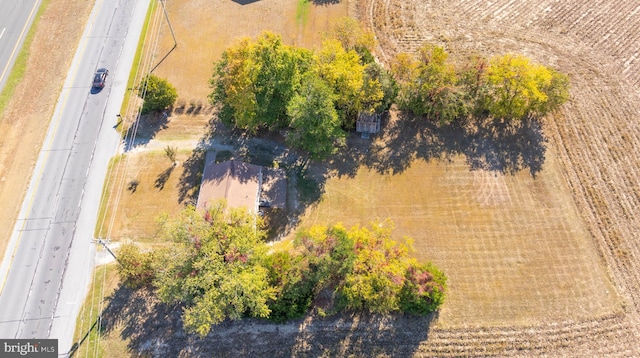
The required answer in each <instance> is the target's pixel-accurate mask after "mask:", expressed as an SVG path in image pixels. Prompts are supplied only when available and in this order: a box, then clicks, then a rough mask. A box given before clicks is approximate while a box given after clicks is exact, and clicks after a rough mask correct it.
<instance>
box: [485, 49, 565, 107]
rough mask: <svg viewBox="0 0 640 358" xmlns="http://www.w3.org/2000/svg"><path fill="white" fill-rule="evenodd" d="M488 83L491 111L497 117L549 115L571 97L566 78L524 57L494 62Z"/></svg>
mask: <svg viewBox="0 0 640 358" xmlns="http://www.w3.org/2000/svg"><path fill="white" fill-rule="evenodd" d="M487 83H488V86H489V88H488V92H489V96H490V100H489V101H488V102H487V106H488V108H487V109H488V112H489V113H490V114H491V115H492V116H493V117H496V118H506V119H521V118H524V117H526V116H528V115H546V114H547V113H549V112H551V111H553V110H555V109H556V108H558V106H560V105H561V104H562V103H564V102H565V101H566V100H567V99H568V97H569V88H568V85H569V80H568V77H567V76H566V75H564V74H561V73H559V72H557V71H554V70H550V69H548V68H546V67H545V66H543V65H540V64H536V63H532V62H531V60H529V59H528V58H526V57H524V56H520V55H512V54H507V55H504V56H501V57H496V58H494V59H492V61H491V63H490V66H489V68H488V71H487Z"/></svg>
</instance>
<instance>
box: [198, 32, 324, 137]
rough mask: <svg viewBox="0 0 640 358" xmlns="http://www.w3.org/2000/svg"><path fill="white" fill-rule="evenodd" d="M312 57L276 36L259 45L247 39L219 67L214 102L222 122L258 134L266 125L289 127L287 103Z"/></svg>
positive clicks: (262, 38)
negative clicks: (285, 43) (219, 108)
mask: <svg viewBox="0 0 640 358" xmlns="http://www.w3.org/2000/svg"><path fill="white" fill-rule="evenodd" d="M312 58H313V56H312V54H311V52H309V51H308V50H305V49H302V48H296V47H292V46H286V45H284V44H283V43H282V39H281V37H280V36H279V35H275V34H273V33H270V32H265V33H263V34H262V35H260V36H259V37H258V38H257V39H256V40H255V41H254V40H250V39H243V40H242V41H240V42H239V43H238V44H236V45H234V46H231V47H229V48H228V49H226V50H225V51H224V53H223V54H222V58H221V59H220V61H219V62H218V63H217V64H216V69H215V72H214V74H213V76H212V78H211V79H210V81H209V83H210V85H211V86H212V87H213V89H214V90H213V92H212V93H211V94H210V95H209V99H210V101H211V103H213V104H220V105H221V111H220V116H221V118H222V119H223V120H224V121H225V122H227V123H232V124H234V125H235V126H236V127H238V128H242V129H246V130H249V131H251V132H254V133H255V132H256V131H257V130H258V129H259V128H261V127H266V128H269V129H272V130H273V129H278V128H284V127H286V126H287V125H288V124H289V121H288V118H287V105H288V104H289V101H290V100H291V98H292V97H293V95H294V93H295V91H296V90H297V88H298V87H299V85H300V79H301V77H302V75H303V74H304V73H306V72H307V71H308V70H309V67H310V66H311V64H312Z"/></svg>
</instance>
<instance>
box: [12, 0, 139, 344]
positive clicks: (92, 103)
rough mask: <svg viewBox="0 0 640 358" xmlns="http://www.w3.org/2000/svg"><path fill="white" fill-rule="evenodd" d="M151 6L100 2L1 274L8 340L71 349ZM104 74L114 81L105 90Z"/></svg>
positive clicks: (135, 2) (128, 0)
mask: <svg viewBox="0 0 640 358" xmlns="http://www.w3.org/2000/svg"><path fill="white" fill-rule="evenodd" d="M149 1H150V0H96V3H95V6H94V9H93V11H92V13H91V15H90V17H89V21H88V23H87V26H86V28H85V32H84V34H83V36H82V40H81V42H80V44H79V45H78V50H77V52H76V54H75V57H74V60H73V62H72V64H71V68H70V70H69V73H68V75H67V79H66V80H65V84H64V86H63V89H62V92H61V95H60V97H59V100H58V103H57V105H56V109H55V111H54V115H53V118H52V119H51V122H50V125H49V129H48V133H47V136H46V139H45V142H44V144H43V147H42V151H41V152H40V155H39V158H38V162H37V164H36V168H35V170H34V173H33V176H32V179H31V182H30V185H29V190H28V192H27V195H26V197H25V201H24V203H23V204H22V208H21V212H20V215H19V217H18V220H17V222H16V224H15V228H14V231H13V235H12V237H11V241H10V243H9V248H8V251H7V253H6V254H5V255H4V260H3V261H2V265H1V266H0V285H2V286H1V288H0V290H1V291H0V338H57V339H59V350H60V351H61V352H68V350H69V349H70V348H71V344H72V343H73V342H72V339H73V331H74V329H75V321H76V317H77V313H78V311H79V308H80V305H81V304H82V303H83V301H84V298H85V296H86V293H87V288H88V284H89V283H90V279H91V274H92V271H93V257H94V253H95V245H94V244H92V239H93V233H94V228H95V224H96V221H97V214H98V207H99V202H100V196H101V192H102V188H103V182H104V178H105V174H106V172H107V164H108V161H109V159H110V158H111V157H112V156H113V155H114V154H115V153H116V152H117V149H118V146H119V144H120V136H119V134H118V133H117V132H116V131H115V129H114V128H113V127H114V125H115V124H116V120H117V117H116V114H118V113H119V109H120V105H121V103H122V99H123V97H124V94H125V91H126V82H127V78H128V75H129V72H130V68H131V63H132V62H133V57H134V55H135V50H136V46H137V43H138V39H139V36H140V31H141V29H142V24H143V21H144V16H145V14H146V10H147V7H148V5H149ZM16 3H18V2H16ZM3 13H4V10H3ZM99 67H106V68H108V69H109V71H110V74H109V77H108V78H107V83H106V86H105V87H104V88H103V89H102V90H101V91H96V90H94V89H92V88H91V83H92V79H93V73H94V71H95V70H96V69H97V68H99Z"/></svg>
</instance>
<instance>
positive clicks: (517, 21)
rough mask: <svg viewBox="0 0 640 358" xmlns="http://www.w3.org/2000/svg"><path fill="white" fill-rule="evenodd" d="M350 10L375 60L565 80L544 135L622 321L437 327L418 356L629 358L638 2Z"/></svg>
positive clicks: (392, 2)
mask: <svg viewBox="0 0 640 358" xmlns="http://www.w3.org/2000/svg"><path fill="white" fill-rule="evenodd" d="M359 10H360V13H359V16H360V18H361V20H362V21H363V22H364V23H366V24H367V25H368V26H369V27H370V28H371V29H373V30H374V31H375V34H376V37H377V39H378V41H379V44H380V48H379V49H378V52H379V56H380V57H381V58H382V59H383V60H388V59H390V58H391V57H392V56H393V55H394V54H395V53H397V52H400V51H412V50H415V49H416V48H417V47H418V46H419V45H420V44H421V43H422V42H423V41H430V42H434V43H437V44H440V45H443V46H445V48H446V49H447V50H448V51H449V52H450V53H451V54H452V55H453V56H459V58H461V57H462V56H465V55H468V54H472V53H482V54H485V55H493V54H504V53H506V52H514V53H522V54H525V55H527V56H529V57H531V58H532V59H534V60H535V61H538V62H541V63H544V64H546V65H550V66H553V67H556V68H558V69H559V70H560V71H562V72H564V73H567V74H569V76H570V78H571V84H572V89H571V100H570V102H569V103H568V104H567V105H565V106H564V109H563V111H562V113H561V114H560V115H558V116H556V117H554V118H549V119H548V120H547V121H546V123H545V124H544V130H545V133H546V135H547V136H548V137H549V143H548V145H549V147H550V148H552V150H553V152H554V153H555V155H556V156H557V160H558V162H559V167H560V168H561V171H562V173H563V176H564V178H565V181H566V182H567V183H568V186H569V188H570V191H571V193H572V196H573V200H574V201H575V203H576V205H577V208H578V211H579V213H580V215H581V217H582V219H583V220H584V222H585V223H586V227H587V228H588V230H589V232H590V235H591V237H592V240H593V242H594V244H595V245H596V246H597V251H598V254H599V255H600V257H601V259H602V260H603V261H604V262H605V263H606V266H607V267H608V269H609V272H610V275H611V277H612V279H613V282H614V285H615V286H616V288H617V291H618V293H619V294H620V295H621V297H622V300H623V306H624V310H623V312H622V313H620V314H616V315H614V316H611V317H605V318H601V319H599V318H597V317H596V316H594V317H593V318H590V319H589V318H586V319H582V320H576V321H561V322H555V323H546V324H540V325H537V326H534V327H528V328H526V329H523V328H517V327H516V326H512V325H509V324H508V322H504V325H503V326H502V327H503V328H494V329H492V330H487V329H482V328H461V329H455V330H452V331H449V330H446V329H445V330H440V329H437V328H436V329H433V330H432V331H431V332H430V335H429V337H430V339H428V340H427V341H425V342H424V344H422V345H421V346H420V348H419V349H417V352H418V353H421V354H427V355H429V354H441V353H445V351H448V352H449V353H453V354H465V355H466V354H469V355H478V354H509V353H511V352H513V351H512V350H515V349H518V350H520V349H523V348H524V349H525V351H520V354H554V355H556V354H558V355H562V354H570V355H576V356H578V355H581V354H587V355H593V354H598V355H601V354H605V353H606V354H612V355H637V354H638V353H639V350H640V346H639V344H638V339H639V338H640V334H639V332H638V327H639V324H640V267H639V266H640V242H638V240H637V238H638V233H639V232H640V219H639V218H638V217H637V216H636V215H634V211H635V210H637V208H638V207H639V204H640V184H639V179H638V177H639V176H638V174H639V173H638V171H639V168H640V152H639V150H638V147H639V144H640V122H639V121H638V114H639V113H640V106H639V105H638V103H639V101H638V94H639V93H640V88H639V84H640V73H639V70H640V58H638V55H639V52H640V34H639V33H638V31H637V28H638V27H639V26H640V13H639V11H640V2H639V1H627V2H623V3H620V2H616V1H600V2H596V3H594V2H590V1H571V2H556V1H536V2H530V1H507V0H498V1H491V2H477V1H422V0H420V1H419V0H408V1H399V0H363V1H360V3H359ZM489 332H492V333H489ZM507 337H510V338H509V339H508V340H506V341H503V342H502V343H503V344H500V345H495V344H494V343H495V342H497V341H502V340H503V339H506V338H507ZM524 341H529V344H526V345H523V342H524ZM444 347H447V348H444ZM525 352H526V353H525Z"/></svg>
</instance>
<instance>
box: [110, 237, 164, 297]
mask: <svg viewBox="0 0 640 358" xmlns="http://www.w3.org/2000/svg"><path fill="white" fill-rule="evenodd" d="M117 253H118V256H117V257H118V263H119V264H120V265H118V275H119V276H120V280H121V281H122V283H123V284H124V285H125V286H127V287H129V288H140V287H143V286H147V285H150V284H151V282H152V281H153V279H154V277H155V272H154V267H153V262H154V261H153V259H154V258H153V256H152V255H153V254H152V253H151V252H149V253H143V252H141V251H140V248H139V247H138V246H136V245H134V244H123V245H122V246H120V248H119V249H118V251H117Z"/></svg>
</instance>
